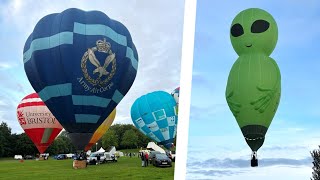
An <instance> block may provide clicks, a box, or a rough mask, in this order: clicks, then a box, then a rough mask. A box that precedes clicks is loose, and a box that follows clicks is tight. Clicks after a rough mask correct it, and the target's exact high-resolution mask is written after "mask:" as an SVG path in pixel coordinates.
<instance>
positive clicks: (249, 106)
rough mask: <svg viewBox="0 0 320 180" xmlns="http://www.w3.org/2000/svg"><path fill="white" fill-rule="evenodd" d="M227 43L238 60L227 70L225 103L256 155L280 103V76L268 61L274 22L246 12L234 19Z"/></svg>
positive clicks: (275, 35) (261, 14) (254, 10)
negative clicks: (230, 44) (230, 45)
mask: <svg viewBox="0 0 320 180" xmlns="http://www.w3.org/2000/svg"><path fill="white" fill-rule="evenodd" d="M230 39H231V43H232V46H233V48H234V50H235V51H236V53H237V54H238V55H239V58H238V59H237V60H236V61H235V63H234V64H233V66H232V68H231V70H230V74H229V77H228V83H227V87H226V94H225V95H226V100H227V103H228V105H229V108H230V110H231V112H232V113H233V115H234V117H235V118H236V120H237V122H238V125H239V127H240V128H241V131H242V134H243V136H244V137H245V140H246V142H247V144H248V145H249V146H250V148H251V150H252V151H257V150H258V149H259V148H260V147H261V146H262V145H263V143H264V140H265V135H266V133H267V130H268V128H269V126H270V124H271V122H272V119H273V117H274V116H275V113H276V111H277V108H278V105H279V102H280V95H281V74H280V70H279V67H278V65H277V63H276V61H275V60H274V59H272V58H271V57H269V56H270V54H271V53H272V51H273V49H274V48H275V46H276V43H277V39H278V28H277V24H276V21H275V20H274V18H273V17H272V16H271V14H269V13H268V12H266V11H264V10H262V9H258V8H250V9H246V10H244V11H242V12H240V13H239V14H238V15H237V16H236V17H235V18H234V20H233V22H232V25H231V28H230Z"/></svg>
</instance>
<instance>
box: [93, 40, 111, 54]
mask: <svg viewBox="0 0 320 180" xmlns="http://www.w3.org/2000/svg"><path fill="white" fill-rule="evenodd" d="M96 45H97V49H98V51H99V52H108V51H109V50H110V48H111V44H110V43H109V42H107V41H106V38H104V39H103V41H102V40H98V41H97V42H96Z"/></svg>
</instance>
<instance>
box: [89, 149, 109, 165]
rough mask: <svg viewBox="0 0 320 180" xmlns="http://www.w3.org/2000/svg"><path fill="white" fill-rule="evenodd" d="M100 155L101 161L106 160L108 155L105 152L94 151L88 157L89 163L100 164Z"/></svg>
mask: <svg viewBox="0 0 320 180" xmlns="http://www.w3.org/2000/svg"><path fill="white" fill-rule="evenodd" d="M98 156H99V157H100V163H105V162H106V156H105V154H104V153H97V152H96V153H92V154H91V155H90V156H89V158H88V159H87V163H88V164H94V165H96V164H98Z"/></svg>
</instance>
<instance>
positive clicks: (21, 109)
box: [17, 93, 63, 154]
mask: <svg viewBox="0 0 320 180" xmlns="http://www.w3.org/2000/svg"><path fill="white" fill-rule="evenodd" d="M17 118H18V121H19V124H20V125H21V127H22V129H23V130H24V131H25V133H26V134H27V135H28V136H29V138H30V139H31V140H32V142H33V143H34V144H35V146H36V147H37V149H38V150H39V152H40V153H41V154H42V153H44V152H45V151H46V149H47V148H48V147H49V146H50V144H51V143H52V142H53V140H54V139H55V138H56V137H57V135H58V134H59V133H60V132H61V130H62V129H63V128H62V126H61V124H60V123H59V122H58V121H57V119H56V118H55V117H54V116H53V115H52V113H51V112H50V110H49V109H48V108H47V106H46V105H45V104H44V102H43V101H42V100H41V99H40V98H39V96H38V95H37V93H32V94H30V95H28V96H26V97H25V98H23V99H22V101H21V102H20V104H19V105H18V107H17Z"/></svg>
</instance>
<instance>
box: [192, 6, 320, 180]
mask: <svg viewBox="0 0 320 180" xmlns="http://www.w3.org/2000/svg"><path fill="white" fill-rule="evenodd" d="M252 7H258V8H262V9H264V10H266V11H268V12H269V13H270V14H272V15H273V17H274V18H275V20H276V22H277V24H278V29H279V37H278V43H277V45H276V47H275V50H274V51H273V53H272V54H271V57H272V58H273V59H275V61H276V62H277V64H278V66H279V68H280V71H281V76H282V77H281V78H282V88H281V89H282V94H281V100H280V105H279V108H278V110H277V113H276V115H275V117H274V119H273V122H272V124H271V126H270V128H269V130H268V133H267V136H266V140H265V143H264V145H263V146H262V148H261V149H260V150H259V151H258V156H259V159H260V167H258V168H251V167H249V166H250V162H249V160H250V155H251V151H250V148H249V147H248V145H247V144H246V142H245V140H244V138H243V135H242V133H241V131H240V128H239V126H238V124H237V122H236V120H235V118H234V117H233V115H232V113H231V112H230V110H229V107H228V105H227V103H226V100H225V89H226V84H227V78H228V75H229V72H230V69H231V67H232V65H233V63H234V62H235V61H236V59H237V58H238V55H237V54H236V53H235V51H234V49H233V48H232V45H231V42H230V37H229V36H230V35H229V32H230V31H229V29H230V25H231V22H232V20H233V19H234V17H235V16H236V15H237V14H238V13H239V12H240V11H242V10H245V9H247V8H252ZM319 19H320V2H319V1H317V0H310V1H298V0H284V1H277V0H264V1H254V2H253V1H245V0H240V1H233V0H227V1H218V0H213V1H212V0H198V1H197V18H196V34H195V51H194V63H193V81H192V95H191V109H190V114H191V118H190V127H189V145H188V151H189V152H188V165H187V171H188V175H187V176H188V179H217V180H231V179H232V180H238V179H246V180H251V179H260V180H262V179H290V180H301V179H309V178H310V177H311V172H312V169H311V167H312V163H311V156H310V151H311V150H313V149H315V148H317V147H318V145H320V135H319V131H320V123H319V118H320V113H319V112H320V110H319V109H320V104H319V101H320V94H319V88H320V76H319V73H320V70H319V69H320V61H319V50H320V48H319V47H320V46H319V42H320V23H319ZM284 175H285V176H284Z"/></svg>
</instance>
